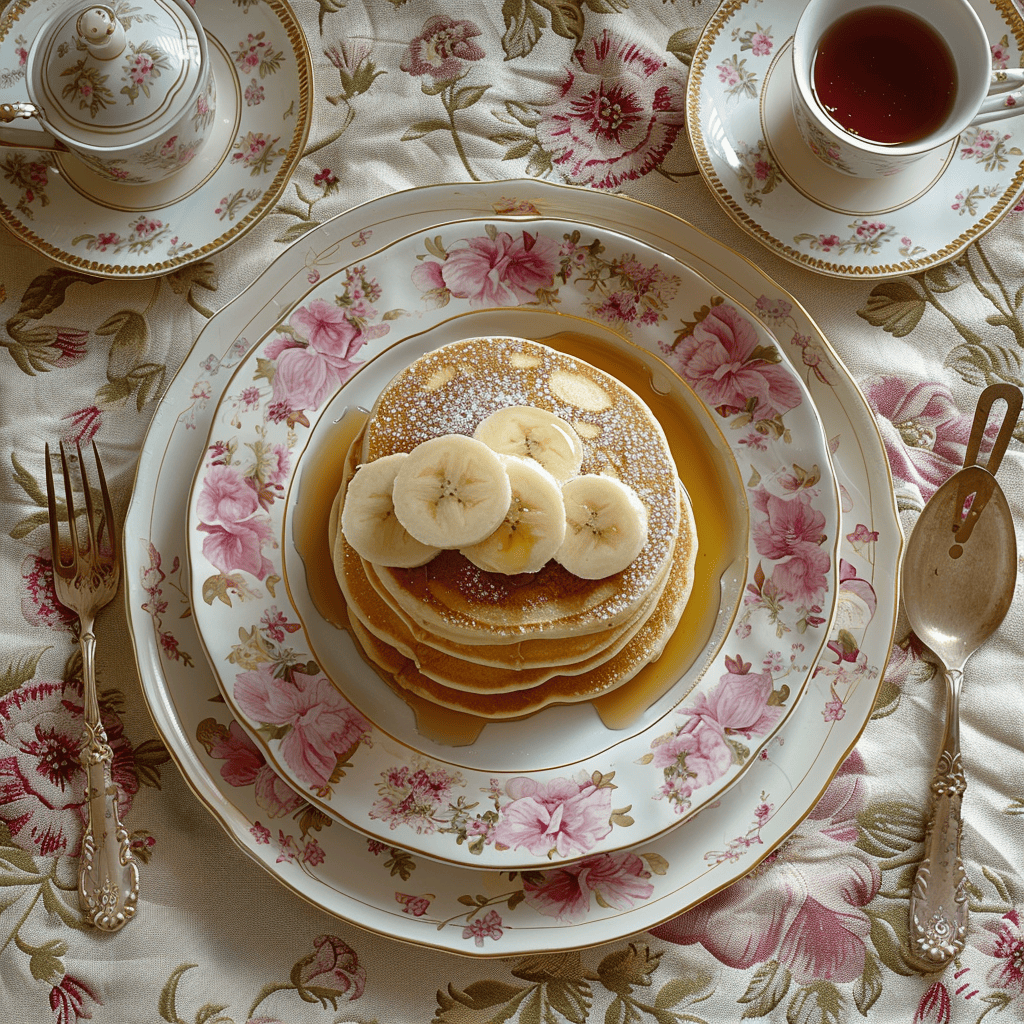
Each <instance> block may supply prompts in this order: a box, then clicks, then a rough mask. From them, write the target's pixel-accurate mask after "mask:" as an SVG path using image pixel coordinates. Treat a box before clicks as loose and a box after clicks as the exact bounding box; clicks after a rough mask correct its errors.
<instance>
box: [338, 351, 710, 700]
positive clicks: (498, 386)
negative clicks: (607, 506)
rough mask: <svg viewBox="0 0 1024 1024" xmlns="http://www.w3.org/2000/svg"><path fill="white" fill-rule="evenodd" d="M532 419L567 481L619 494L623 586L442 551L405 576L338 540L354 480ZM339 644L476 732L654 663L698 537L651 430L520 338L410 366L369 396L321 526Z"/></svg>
mask: <svg viewBox="0 0 1024 1024" xmlns="http://www.w3.org/2000/svg"><path fill="white" fill-rule="evenodd" d="M508 406H533V407H535V408H540V409H545V410H547V411H549V412H551V413H553V414H554V415H556V416H559V417H561V418H562V419H564V420H566V421H567V422H568V423H569V424H571V425H572V427H573V428H574V429H575V431H576V433H577V434H578V435H579V437H580V438H581V440H582V442H583V450H584V455H583V464H582V466H581V468H580V472H581V473H594V474H606V475H611V476H614V477H617V478H618V479H619V480H621V481H622V482H623V483H626V484H628V485H629V486H630V487H631V488H632V489H633V490H634V491H635V493H636V494H637V496H638V497H639V498H640V500H641V501H642V502H643V504H644V506H645V508H646V510H647V515H648V535H647V541H646V543H645V545H644V547H643V549H642V550H641V552H640V554H639V555H638V556H637V557H636V558H635V559H634V560H633V561H632V562H631V563H630V564H629V565H628V566H627V567H626V568H625V569H624V570H622V571H621V572H618V573H616V574H614V575H612V576H608V577H605V578H604V579H598V580H590V579H582V578H580V577H578V576H574V575H573V574H572V573H570V572H569V571H568V570H566V569H565V568H564V567H563V566H562V565H560V564H559V563H558V562H557V561H555V560H554V559H552V560H551V561H549V562H548V563H547V564H546V565H545V566H544V567H543V568H542V569H541V570H540V571H539V572H535V573H521V574H519V575H505V574H502V573H496V572H488V571H485V570H483V569H480V568H478V567H477V566H475V565H474V564H473V563H472V562H470V561H469V560H468V559H467V558H466V557H465V556H464V555H462V554H461V553H460V552H458V551H457V550H443V551H441V552H440V553H439V554H437V555H436V556H435V557H434V558H432V559H431V560H430V561H429V562H427V563H426V564H425V565H422V566H419V567H417V568H413V569H406V568H395V567H387V566H383V565H380V564H374V563H371V562H368V561H367V560H366V559H364V558H362V557H360V555H358V554H357V553H356V551H355V550H354V549H353V548H352V547H351V546H350V545H349V544H348V543H347V542H346V540H345V536H344V533H343V532H342V530H341V528H340V523H341V512H342V509H343V507H344V501H345V492H346V489H347V487H348V482H349V480H350V479H351V477H352V475H353V474H354V473H355V471H356V469H357V468H358V466H359V465H361V464H364V463H368V462H372V461H373V460H375V459H378V458H382V457H384V456H387V455H391V454H394V453H396V452H410V451H412V450H413V449H414V448H415V447H416V446H417V445H418V444H420V443H421V442H423V441H425V440H428V439H430V438H433V437H438V436H441V435H444V434H470V435H471V434H472V433H473V431H474V430H475V429H476V427H477V425H478V424H479V423H480V422H481V421H482V420H484V419H485V418H486V417H487V416H489V415H490V414H491V413H493V412H495V411H496V410H497V409H500V408H503V407H508ZM329 529H330V536H329V543H330V545H331V551H332V553H333V560H334V571H335V575H336V576H337V579H338V583H339V585H340V587H341V590H342V593H343V594H344V596H345V600H346V602H347V604H348V609H349V613H350V614H349V618H350V620H351V625H352V632H353V634H354V636H355V638H356V640H357V641H358V643H359V644H360V645H361V646H362V648H363V651H364V652H365V654H366V656H367V657H368V658H369V660H370V661H371V662H372V663H373V664H375V665H376V666H378V667H379V668H380V669H382V670H383V672H384V673H385V674H386V676H387V677H388V678H389V679H390V680H392V681H393V682H394V683H395V684H396V687H397V688H398V689H399V690H400V691H401V690H406V691H409V692H411V693H413V694H416V695H417V696H419V697H423V698H426V699H428V700H430V701H433V702H435V703H437V704H440V705H442V706H444V707H448V708H452V709H455V710H458V711H464V712H468V713H470V714H474V715H478V716H481V717H485V718H495V719H501V718H513V717H518V716H521V715H525V714H528V713H531V712H533V711H536V710H538V709H540V708H542V707H544V706H545V705H547V704H551V703H567V702H576V701H581V700H588V699H590V698H592V697H595V696H597V695H598V694H601V693H604V692H606V691H608V690H611V689H613V688H615V687H617V686H620V685H621V684H622V683H624V682H626V681H627V680H629V679H631V678H632V677H633V676H634V675H635V674H636V673H637V672H638V671H639V670H640V669H641V668H643V666H644V665H646V664H648V663H649V662H651V661H653V660H654V659H656V658H657V657H658V656H659V655H660V654H661V652H662V650H663V648H664V646H665V643H666V642H667V640H668V638H669V637H670V636H671V634H672V632H673V630H674V629H675V627H676V625H677V623H678V622H679V617H680V616H681V614H682V611H683V608H684V607H685V605H686V601H687V599H688V597H689V594H690V589H691V586H692V582H693V567H694V562H695V558H696V553H697V537H696V532H695V528H694V523H693V516H692V510H691V508H690V504H689V500H688V498H687V496H686V492H685V491H684V489H683V487H682V485H681V484H680V482H679V478H678V475H677V471H676V466H675V463H674V461H673V458H672V454H671V451H670V450H669V446H668V442H667V440H666V438H665V434H664V432H663V430H662V429H661V426H660V425H659V423H658V422H657V420H656V419H655V417H654V415H653V413H652V412H651V410H650V409H649V408H648V407H647V405H646V404H645V403H644V402H643V401H642V400H641V399H640V398H639V396H637V395H636V394H635V393H634V392H632V391H631V390H630V389H629V388H627V387H625V386H624V385H623V384H621V383H620V382H619V381H617V380H616V379H615V378H613V377H611V376H609V375H608V374H606V373H604V372H603V371H601V370H599V369H597V368H596V367H593V366H591V365H590V364H588V363H586V362H584V361H583V360H580V359H576V358H574V357H572V356H569V355H566V354H564V353H560V352H556V351H555V350H553V349H551V348H548V347H546V346H544V345H540V344H537V343H535V342H531V341H525V340H523V339H519V338H474V339H470V340H466V341H460V342H456V343H454V344H451V345H446V346H444V347H443V348H440V349H438V350H436V351H434V352H431V353H428V354H427V355H425V356H422V357H421V358H419V359H417V360H416V361H415V362H414V363H412V365H410V366H409V367H407V368H406V369H405V370H403V371H402V372H401V373H399V374H398V375H397V376H396V377H395V378H394V379H393V380H392V381H391V382H390V383H389V384H388V385H387V386H386V387H385V388H384V390H383V391H382V392H381V394H380V396H379V398H378V399H377V401H376V403H375V404H374V407H373V409H372V410H371V411H370V414H369V416H368V418H367V421H366V424H365V426H364V427H363V429H362V430H361V431H360V433H359V435H358V436H357V437H356V439H355V441H354V442H353V444H352V446H351V448H350V450H349V453H348V460H347V466H346V472H345V477H344V479H343V481H342V485H341V488H340V489H339V492H338V495H337V498H336V500H335V503H334V508H333V509H332V513H331V519H330V527H329Z"/></svg>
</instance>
